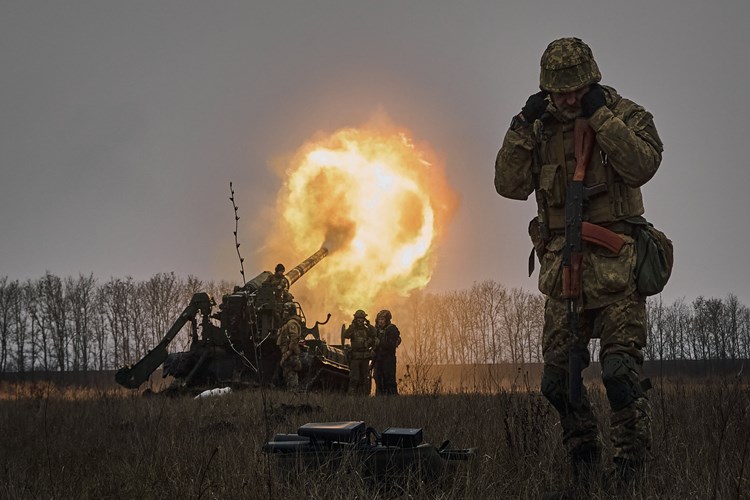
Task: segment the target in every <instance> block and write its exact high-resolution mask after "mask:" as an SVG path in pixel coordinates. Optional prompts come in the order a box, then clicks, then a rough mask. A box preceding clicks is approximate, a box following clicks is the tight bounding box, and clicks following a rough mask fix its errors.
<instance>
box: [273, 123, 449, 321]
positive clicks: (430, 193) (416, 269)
mask: <svg viewBox="0 0 750 500" xmlns="http://www.w3.org/2000/svg"><path fill="white" fill-rule="evenodd" d="M277 205H278V206H277V208H278V217H277V218H276V222H277V223H281V224H282V226H283V227H282V228H280V229H281V230H280V231H277V232H275V233H274V234H273V235H272V240H271V241H270V242H269V245H268V248H269V249H272V250H273V251H275V252H276V255H280V256H281V255H283V256H284V258H285V259H287V260H286V262H285V263H286V265H287V269H289V268H290V267H291V266H293V265H295V264H296V263H297V262H296V261H301V260H303V259H304V258H306V257H307V256H308V255H309V254H311V253H312V252H314V251H316V250H317V249H318V248H319V247H320V246H326V247H327V248H328V249H329V251H330V253H329V256H328V257H327V258H326V259H324V260H323V261H322V262H321V263H320V264H318V266H316V267H315V268H314V269H313V270H311V271H310V272H309V273H308V274H307V275H306V276H304V277H303V278H302V279H301V280H300V281H299V282H298V283H297V284H295V285H294V286H293V288H292V290H291V291H292V293H294V294H295V296H298V295H299V294H300V292H301V294H302V295H301V296H298V298H301V297H307V299H306V300H309V296H310V295H313V296H315V298H316V299H317V300H315V301H314V302H316V303H317V304H318V305H320V306H321V307H323V308H324V309H327V310H329V311H331V312H334V311H332V310H331V309H334V308H336V309H339V310H340V311H341V312H346V313H348V314H351V313H352V312H353V311H354V310H356V309H360V308H362V309H366V310H367V309H368V308H370V307H372V306H373V305H376V302H377V301H379V300H382V299H384V298H387V297H392V296H405V295H408V294H409V293H410V292H412V291H414V290H418V289H422V288H424V287H425V286H426V285H427V284H428V283H429V281H430V278H431V276H432V270H433V268H434V266H435V243H436V242H437V241H438V239H439V237H440V236H441V235H442V234H443V231H444V230H445V227H446V225H447V223H448V222H449V219H450V218H451V216H452V214H453V213H454V211H455V208H456V205H457V197H456V195H455V193H454V192H453V191H452V190H451V189H450V188H449V187H448V185H447V183H446V180H445V176H444V173H443V170H442V168H440V167H439V165H438V164H437V161H436V160H435V158H434V154H432V153H431V152H430V150H429V149H428V147H427V146H425V145H419V146H417V145H415V143H414V141H413V140H412V139H411V137H410V135H409V134H408V133H407V132H406V131H405V130H402V129H396V128H394V127H393V126H382V125H381V126H379V127H376V128H373V127H369V128H360V129H354V128H347V129H342V130H339V131H337V132H335V133H333V134H331V135H330V136H328V137H323V138H319V139H316V140H313V141H310V142H308V143H307V144H305V145H303V146H302V147H301V148H300V149H299V150H298V151H297V152H296V153H295V154H294V155H293V157H292V160H291V161H290V163H289V165H288V167H287V169H286V172H285V182H284V186H283V188H282V189H281V191H280V192H279V195H278V199H277Z"/></svg>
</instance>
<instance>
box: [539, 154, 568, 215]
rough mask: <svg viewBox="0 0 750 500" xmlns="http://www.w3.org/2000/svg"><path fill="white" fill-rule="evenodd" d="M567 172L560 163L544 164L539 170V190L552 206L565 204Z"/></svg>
mask: <svg viewBox="0 0 750 500" xmlns="http://www.w3.org/2000/svg"><path fill="white" fill-rule="evenodd" d="M564 177H565V172H564V171H563V168H562V165H560V164H559V163H551V164H547V165H542V167H541V169H540V171H539V191H540V192H541V193H542V195H544V197H545V198H546V199H547V205H548V206H550V207H562V206H565V189H566V182H565V181H566V180H565V178H564Z"/></svg>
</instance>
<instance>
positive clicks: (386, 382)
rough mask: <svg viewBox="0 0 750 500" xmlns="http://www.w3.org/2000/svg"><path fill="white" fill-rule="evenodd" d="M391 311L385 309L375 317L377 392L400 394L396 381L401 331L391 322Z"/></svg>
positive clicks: (375, 377) (374, 364)
mask: <svg viewBox="0 0 750 500" xmlns="http://www.w3.org/2000/svg"><path fill="white" fill-rule="evenodd" d="M391 319H392V315H391V311H389V310H387V309H383V310H382V311H380V312H379V313H378V315H377V316H376V318H375V329H376V334H377V337H378V343H377V346H376V347H375V356H374V358H373V361H372V362H373V378H374V379H375V394H377V395H381V396H382V395H394V396H395V395H398V384H397V382H396V348H397V347H398V346H399V345H401V333H400V332H399V331H398V327H397V326H396V325H394V324H393V323H391Z"/></svg>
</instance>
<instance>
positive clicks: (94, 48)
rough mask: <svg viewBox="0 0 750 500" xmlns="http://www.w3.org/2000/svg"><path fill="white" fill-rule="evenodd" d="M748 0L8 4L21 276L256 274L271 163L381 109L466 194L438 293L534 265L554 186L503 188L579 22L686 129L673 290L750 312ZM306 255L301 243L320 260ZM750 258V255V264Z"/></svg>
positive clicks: (10, 269) (663, 224)
mask: <svg viewBox="0 0 750 500" xmlns="http://www.w3.org/2000/svg"><path fill="white" fill-rule="evenodd" d="M749 19H750V3H748V2H746V1H733V2H728V1H727V2H721V1H718V2H711V3H709V2H705V1H695V0H687V1H686V0H679V1H678V0H664V1H644V0H631V1H628V2H602V1H600V0H578V1H575V0H561V1H556V2H539V1H533V0H532V1H529V0H525V1H504V2H499V1H498V2H489V1H487V2H453V1H426V0H425V1H379V2H365V1H361V2H353V1H338V2H334V1H299V2H288V1H273V2H270V1H269V2H251V1H246V2H240V1H237V2H228V1H227V2H205V1H186V0H181V1H155V0H148V1H104V0H97V1H72V0H68V1H65V2H52V1H48V2H40V1H33V0H24V1H10V0H3V1H0V89H2V97H1V98H0V169H2V170H1V172H2V180H1V181H0V235H2V237H0V276H9V277H10V278H12V279H16V278H18V279H25V278H37V277H39V276H41V275H43V274H44V272H45V270H49V271H51V272H53V273H56V274H58V275H61V276H68V275H73V276H75V275H77V274H78V273H79V272H83V273H88V272H93V273H94V275H95V276H96V277H98V278H101V279H107V278H108V277H110V276H118V277H123V276H127V275H131V276H133V277H135V278H137V279H145V278H148V277H150V276H151V275H153V274H155V273H157V272H169V271H174V272H175V273H177V274H178V275H182V276H186V275H187V274H194V275H196V276H198V277H201V278H204V279H221V278H228V279H233V280H239V273H238V266H237V258H236V255H235V254H234V246H233V241H232V230H233V227H234V220H233V217H232V211H231V204H230V203H229V200H228V195H229V187H228V185H229V181H233V182H234V184H235V191H236V195H237V199H238V203H239V205H240V214H241V215H242V217H243V221H247V224H246V225H243V227H242V228H241V230H240V237H241V239H242V241H243V247H242V248H243V250H244V251H245V257H246V269H249V270H250V271H249V273H250V274H254V271H260V270H262V269H264V268H265V269H267V268H271V267H272V266H273V265H274V264H275V262H265V261H261V260H260V258H258V256H257V255H255V254H254V253H253V251H254V250H256V249H257V248H258V246H259V245H260V244H261V242H262V241H263V240H264V239H265V237H266V234H265V232H266V231H268V230H270V228H268V227H263V226H262V225H261V224H259V223H257V222H255V223H254V222H253V220H254V219H256V220H257V216H256V213H254V211H257V214H260V213H262V212H263V211H265V210H267V209H268V207H270V206H272V205H273V203H274V201H275V197H276V193H277V191H278V189H279V187H280V185H281V180H280V179H279V177H278V176H277V175H276V174H275V173H274V171H273V169H272V168H271V167H270V164H271V163H272V162H273V160H274V159H275V158H278V157H280V156H281V155H284V154H287V153H290V152H293V151H294V150H296V149H297V148H298V147H299V146H300V145H301V144H303V143H304V142H305V141H306V140H308V139H309V138H311V137H312V136H313V135H314V134H315V133H316V132H317V131H324V132H333V131H334V130H336V129H338V128H341V127H349V126H358V125H361V124H363V123H365V122H366V121H368V119H369V118H370V117H372V116H373V114H374V113H375V112H376V111H377V110H378V109H382V110H384V111H385V112H386V113H387V114H388V115H389V116H390V117H391V119H392V121H393V122H394V123H395V124H397V125H400V126H404V127H406V128H408V129H409V130H411V132H412V134H413V136H414V139H415V140H416V141H425V142H427V143H429V144H430V145H431V146H432V149H433V150H435V151H437V153H438V154H439V155H440V156H441V157H442V158H443V159H444V161H445V166H446V170H447V176H448V179H449V182H450V184H451V185H452V186H453V187H454V189H455V190H456V191H457V192H458V194H459V196H460V197H461V205H460V208H459V210H458V213H457V215H456V217H455V219H454V222H453V224H452V225H451V226H450V228H449V234H448V237H447V239H446V241H445V242H444V244H443V245H442V246H441V247H440V249H439V253H438V259H439V264H438V268H437V269H436V271H435V274H434V277H433V281H432V283H431V284H430V286H429V288H428V290H432V291H443V290H451V289H458V288H465V287H468V286H470V285H471V284H472V283H473V282H475V281H480V280H484V279H495V280H498V281H500V282H502V283H504V284H505V285H507V286H510V287H524V288H527V289H531V290H535V289H536V276H534V277H533V278H531V279H529V278H527V277H526V262H527V256H528V252H529V249H530V243H529V241H528V237H527V236H526V226H527V223H528V220H529V219H530V218H531V217H532V216H533V215H534V212H535V206H534V202H533V201H532V200H529V201H527V202H516V201H511V200H505V199H502V198H500V197H499V196H498V195H497V194H496V193H495V191H494V186H493V174H494V171H493V165H494V160H495V155H496V153H497V150H498V148H499V146H500V142H501V140H502V137H503V135H504V133H505V131H506V129H507V125H508V123H509V122H510V119H511V117H512V115H513V114H515V113H517V112H518V111H519V109H520V107H521V106H522V105H523V103H524V102H525V100H526V98H527V97H528V95H529V94H530V93H533V92H535V91H537V85H538V74H539V71H538V65H539V58H540V56H541V53H542V51H543V50H544V48H545V47H546V46H547V44H548V43H549V42H550V41H552V40H553V39H556V38H559V37H561V36H579V37H581V38H583V40H584V41H586V42H587V43H588V44H589V45H590V46H591V48H592V50H593V52H594V55H595V57H596V59H597V62H598V64H599V67H600V69H601V71H602V75H603V79H602V83H605V84H607V85H611V86H613V87H615V88H616V89H617V90H618V91H619V92H620V93H621V94H622V95H623V96H625V97H628V98H630V99H632V100H634V101H636V102H638V103H640V104H641V105H643V106H645V107H646V108H647V109H649V110H650V111H651V112H652V113H653V114H654V116H655V121H656V125H657V127H658V130H659V133H660V135H661V137H662V140H663V141H664V144H665V153H664V160H663V162H662V165H661V168H660V170H659V172H658V173H657V175H656V177H655V178H654V179H653V180H652V181H650V182H649V183H648V184H647V185H646V186H645V188H644V198H645V204H646V217H647V218H648V219H649V220H651V221H652V222H654V223H655V225H656V226H657V227H659V228H661V229H663V230H664V231H665V232H666V233H667V234H668V235H669V236H670V237H671V238H672V239H673V241H674V243H675V271H674V275H673V278H672V281H671V282H670V284H669V285H668V288H667V290H666V291H665V293H664V295H663V298H664V299H665V300H667V301H671V300H673V299H675V298H678V297H686V298H687V299H688V300H692V299H693V298H695V297H696V296H698V295H704V296H717V297H724V296H726V294H728V293H735V294H736V295H738V296H739V298H740V300H742V301H743V302H744V303H746V304H748V303H750V266H748V265H747V264H742V262H743V256H744V255H745V254H746V253H747V252H748V249H750V232H749V231H748V229H747V227H746V224H745V219H744V218H745V216H746V213H747V211H748V210H747V209H748V208H750V202H748V200H749V199H750V197H749V196H748V194H747V192H746V190H747V189H748V187H749V186H750V168H748V165H747V160H746V155H745V154H743V153H745V152H746V150H747V146H746V144H747V136H746V134H747V132H746V131H747V125H745V124H744V123H743V121H742V120H743V119H744V118H745V117H746V116H748V114H749V113H748V111H749V110H748V99H747V97H746V95H745V92H743V91H744V89H745V87H746V85H747V82H748V79H749V78H748V77H749V76H750V75H749V72H748V63H749V62H750V58H748V56H747V47H748V46H750V35H748V30H747V26H746V24H747V21H748V20H749ZM304 257H306V256H300V260H301V259H302V258H304ZM744 260H746V259H744Z"/></svg>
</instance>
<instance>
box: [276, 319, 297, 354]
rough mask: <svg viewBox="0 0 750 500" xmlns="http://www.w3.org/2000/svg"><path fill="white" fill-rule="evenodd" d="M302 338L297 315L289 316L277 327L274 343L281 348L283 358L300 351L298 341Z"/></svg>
mask: <svg viewBox="0 0 750 500" xmlns="http://www.w3.org/2000/svg"><path fill="white" fill-rule="evenodd" d="M300 340H302V326H301V325H300V318H299V316H291V317H289V319H287V320H286V323H284V325H283V326H282V327H281V328H279V335H278V337H277V338H276V345H278V346H279V349H281V356H282V358H283V359H286V358H288V357H289V356H294V355H298V354H299V353H300V348H299V342H300Z"/></svg>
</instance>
